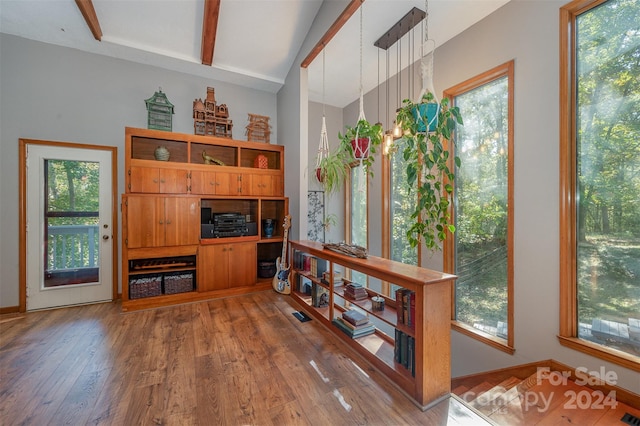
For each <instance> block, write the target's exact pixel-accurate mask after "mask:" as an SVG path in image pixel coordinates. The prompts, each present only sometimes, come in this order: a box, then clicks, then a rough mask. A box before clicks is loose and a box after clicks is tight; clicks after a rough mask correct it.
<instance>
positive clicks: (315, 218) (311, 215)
mask: <svg viewBox="0 0 640 426" xmlns="http://www.w3.org/2000/svg"><path fill="white" fill-rule="evenodd" d="M307 201H308V204H309V209H308V213H307V223H308V224H309V227H308V228H307V239H309V240H311V241H319V242H324V238H325V235H324V226H323V222H324V191H309V192H307Z"/></svg>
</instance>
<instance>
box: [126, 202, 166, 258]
mask: <svg viewBox="0 0 640 426" xmlns="http://www.w3.org/2000/svg"><path fill="white" fill-rule="evenodd" d="M125 203H126V206H125V208H126V220H127V235H126V236H125V238H126V243H127V247H128V248H130V249H131V248H140V247H159V246H162V245H164V197H139V196H135V195H133V196H128V197H127V198H126V201H125Z"/></svg>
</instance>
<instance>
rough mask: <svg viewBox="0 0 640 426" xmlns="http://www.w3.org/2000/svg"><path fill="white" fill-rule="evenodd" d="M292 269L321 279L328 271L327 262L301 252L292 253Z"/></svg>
mask: <svg viewBox="0 0 640 426" xmlns="http://www.w3.org/2000/svg"><path fill="white" fill-rule="evenodd" d="M292 263H293V267H294V269H299V270H301V271H305V272H308V273H309V275H311V276H313V277H316V278H321V277H322V274H323V273H324V272H325V271H326V270H327V269H328V267H327V264H328V263H327V261H326V260H324V259H318V258H317V257H315V256H312V255H310V254H309V253H304V252H301V251H297V250H296V251H294V253H293V262H292Z"/></svg>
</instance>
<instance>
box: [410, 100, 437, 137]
mask: <svg viewBox="0 0 640 426" xmlns="http://www.w3.org/2000/svg"><path fill="white" fill-rule="evenodd" d="M439 108H440V105H439V104H437V103H426V104H425V103H423V104H419V105H418V106H417V107H416V108H414V109H412V110H411V112H412V113H413V118H415V119H416V122H417V123H418V131H419V132H425V131H426V130H427V125H429V131H430V132H434V131H435V130H436V127H438V112H439V111H438V109H439Z"/></svg>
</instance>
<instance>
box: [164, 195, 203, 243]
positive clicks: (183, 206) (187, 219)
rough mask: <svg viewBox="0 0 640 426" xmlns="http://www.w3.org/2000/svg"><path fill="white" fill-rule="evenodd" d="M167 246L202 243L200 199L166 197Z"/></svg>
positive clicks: (165, 241)
mask: <svg viewBox="0 0 640 426" xmlns="http://www.w3.org/2000/svg"><path fill="white" fill-rule="evenodd" d="M164 215H165V221H164V222H165V228H166V229H165V240H164V245H165V246H183V245H192V244H198V243H199V242H200V199H199V198H196V197H164Z"/></svg>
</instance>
